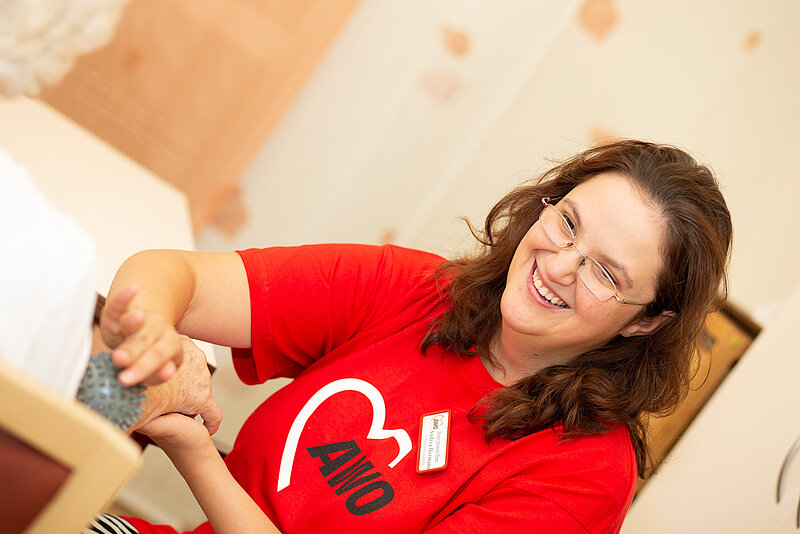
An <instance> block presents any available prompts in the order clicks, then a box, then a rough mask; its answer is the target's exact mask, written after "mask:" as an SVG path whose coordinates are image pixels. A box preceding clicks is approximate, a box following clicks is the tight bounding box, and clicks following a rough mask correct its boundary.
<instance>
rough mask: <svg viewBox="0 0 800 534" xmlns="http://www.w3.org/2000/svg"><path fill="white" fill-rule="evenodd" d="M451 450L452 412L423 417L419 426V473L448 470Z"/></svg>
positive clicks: (446, 411) (430, 414) (445, 411)
mask: <svg viewBox="0 0 800 534" xmlns="http://www.w3.org/2000/svg"><path fill="white" fill-rule="evenodd" d="M449 450H450V410H444V411H441V412H435V413H429V414H425V415H423V416H422V418H421V419H420V424H419V446H418V448H417V473H420V474H423V473H435V472H437V471H442V470H444V469H447V461H448V458H449Z"/></svg>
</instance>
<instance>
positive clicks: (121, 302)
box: [100, 286, 222, 445]
mask: <svg viewBox="0 0 800 534" xmlns="http://www.w3.org/2000/svg"><path fill="white" fill-rule="evenodd" d="M136 292H137V289H136V287H135V286H129V287H127V288H125V289H123V290H122V291H120V292H119V293H118V294H116V295H114V296H113V297H112V298H110V299H109V300H107V301H106V305H105V307H104V308H103V313H102V316H101V319H100V331H101V333H102V336H103V341H104V342H105V343H106V345H108V346H109V347H110V348H111V349H112V350H113V352H112V361H113V362H114V363H115V364H117V365H119V366H121V367H123V368H124V369H123V370H122V371H121V372H120V374H119V375H118V379H119V381H120V382H122V383H123V384H124V385H132V384H136V383H139V382H143V383H144V384H146V385H148V389H147V397H148V400H147V402H146V403H145V412H144V414H143V415H142V418H141V419H140V420H139V421H138V422H137V423H136V424H135V425H134V427H133V428H132V430H136V431H137V432H140V433H142V434H145V435H148V436H150V437H151V438H152V439H153V440H154V441H156V443H158V444H159V445H161V444H162V443H160V441H161V440H167V441H169V440H172V441H173V442H175V441H176V440H177V442H180V441H181V440H183V439H189V438H191V437H192V436H194V438H196V437H197V436H198V429H199V430H202V431H203V433H204V434H205V435H206V436H210V435H211V434H214V433H215V432H216V431H217V429H219V425H220V422H221V421H222V410H221V409H220V408H219V406H218V405H217V403H216V402H215V401H214V399H213V397H212V396H211V374H210V373H209V370H208V365H207V362H206V357H205V354H204V353H203V351H202V350H200V349H199V348H198V347H197V346H196V345H195V344H194V343H193V342H192V341H191V339H189V338H188V337H186V336H183V335H181V334H179V333H178V332H177V331H176V330H175V327H174V326H173V325H171V324H170V323H169V322H168V321H167V320H166V319H165V318H164V317H162V316H160V315H158V314H155V313H150V312H146V311H144V310H140V309H136V308H132V307H131V302H132V300H133V298H134V297H135V296H136ZM196 415H200V416H201V418H202V419H203V425H205V430H203V427H202V425H200V423H199V422H198V421H195V420H194V417H195V416H196ZM164 445H168V443H164Z"/></svg>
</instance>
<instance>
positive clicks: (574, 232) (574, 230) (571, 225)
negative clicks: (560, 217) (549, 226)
mask: <svg viewBox="0 0 800 534" xmlns="http://www.w3.org/2000/svg"><path fill="white" fill-rule="evenodd" d="M564 222H565V223H567V228H569V231H570V232H572V235H578V234H577V230H578V229H577V227H576V226H575V223H574V222H572V219H570V218H569V215H564Z"/></svg>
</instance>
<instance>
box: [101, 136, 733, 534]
mask: <svg viewBox="0 0 800 534" xmlns="http://www.w3.org/2000/svg"><path fill="white" fill-rule="evenodd" d="M552 202H555V203H552ZM475 233H476V235H477V234H478V233H477V232H475ZM479 239H480V240H481V242H482V243H483V244H484V245H485V246H484V248H483V250H482V251H481V252H480V253H478V254H477V255H476V256H473V257H466V258H462V259H458V260H454V261H450V262H446V261H444V260H443V258H441V257H439V256H436V255H433V254H429V253H426V252H422V251H416V250H409V249H404V248H401V247H395V246H384V247H375V246H366V245H310V246H302V247H285V248H281V247H273V248H265V249H251V250H244V251H239V252H238V253H232V252H231V253H214V254H211V253H191V252H180V251H148V252H144V253H139V254H137V255H135V256H133V257H132V258H130V259H129V260H127V261H126V262H125V264H123V266H122V267H121V268H120V270H119V272H118V273H117V276H116V278H115V279H114V283H113V284H112V287H111V290H110V291H109V298H115V297H116V298H119V296H120V295H123V296H124V295H126V294H127V295H128V296H129V297H130V298H131V299H132V300H130V301H129V305H128V308H129V309H126V310H124V311H123V314H122V317H121V319H120V321H121V323H122V324H128V325H129V327H128V328H127V329H125V331H123V332H121V334H123V335H122V336H121V337H122V338H124V339H121V340H120V342H121V345H120V347H122V348H121V349H120V348H119V347H117V349H118V352H124V353H126V355H127V358H126V362H125V364H126V365H128V366H129V367H130V368H131V370H132V371H135V372H136V374H138V375H139V376H146V374H147V373H148V369H149V370H150V371H152V369H157V368H158V366H159V365H163V364H164V362H165V361H170V360H171V359H172V358H176V359H178V358H179V357H180V354H170V353H167V352H168V351H159V350H152V349H153V347H157V346H160V345H158V341H157V340H159V339H163V338H164V336H167V337H168V336H169V335H172V334H174V332H175V329H177V330H178V331H180V332H182V333H185V334H187V335H190V336H192V337H198V338H200V339H203V340H206V341H210V342H214V343H218V344H229V345H233V346H235V347H238V348H234V349H232V355H233V363H234V367H235V369H236V371H237V373H238V375H239V377H240V378H241V379H242V380H243V381H244V382H246V383H260V382H263V381H265V380H267V379H270V378H273V377H276V376H286V377H294V378H295V380H294V381H292V382H291V383H290V384H289V385H287V386H285V387H284V388H283V389H281V390H280V391H279V392H277V393H276V394H274V395H273V396H271V397H270V398H269V399H267V400H266V401H265V402H264V403H263V404H262V405H261V406H260V407H259V408H258V409H257V410H256V411H255V412H254V413H253V414H252V415H251V416H250V418H249V419H248V420H247V422H246V423H245V424H244V426H243V427H242V430H241V432H240V433H239V435H238V437H237V439H236V443H235V445H234V447H233V450H231V452H230V453H229V454H228V455H227V456H226V457H225V460H224V463H223V461H222V460H221V459H220V458H219V455H218V454H217V453H216V451H215V450H214V448H213V445H212V443H211V440H210V439H209V438H208V435H207V434H208V433H207V432H206V431H205V430H204V429H203V428H202V426H200V423H198V422H197V421H194V420H193V419H191V418H189V417H183V416H182V415H179V414H174V413H173V414H168V415H166V416H164V417H159V418H157V419H154V420H153V421H151V423H149V424H148V425H147V426H145V427H143V428H141V429H140V431H141V432H143V433H145V434H147V435H149V436H150V437H151V438H153V439H154V440H155V441H156V442H157V443H158V444H159V445H160V446H161V447H162V449H164V451H165V452H166V453H167V454H168V455H169V456H170V458H171V459H172V461H173V463H174V464H175V466H176V467H177V468H178V470H179V471H180V472H181V474H182V475H183V476H184V478H185V479H186V480H187V482H188V484H189V486H190V488H191V489H192V491H193V493H194V495H195V496H196V497H197V500H198V502H199V503H200V505H201V507H202V508H203V510H204V511H205V513H206V514H207V516H208V518H209V520H210V523H208V524H205V525H202V526H201V527H199V528H198V529H197V530H196V531H195V532H209V531H211V529H213V530H214V531H215V532H218V533H219V532H274V531H277V530H279V531H284V532H320V531H325V532H343V533H348V532H404V533H405V532H435V533H440V534H441V533H446V532H453V533H455V532H491V531H498V532H504V533H505V532H520V533H522V532H541V531H547V532H559V533H571V532H584V533H585V532H599V533H615V532H619V529H620V527H621V525H622V521H623V519H624V517H625V514H626V512H627V510H628V507H629V505H630V503H631V500H632V498H633V494H634V488H635V486H636V474H637V470H638V471H639V472H640V473H641V472H644V470H645V468H646V466H647V462H646V459H647V456H648V452H647V451H648V448H647V443H646V439H645V434H646V429H645V427H644V426H643V423H642V421H643V416H644V415H645V414H647V413H649V412H660V411H666V410H670V409H672V408H673V407H674V406H675V405H676V404H677V403H678V401H679V400H680V399H681V397H682V395H683V394H684V392H685V391H686V389H687V387H688V379H689V375H690V361H691V358H692V355H693V352H694V342H695V338H696V337H697V334H698V333H699V332H700V328H701V325H702V320H703V318H704V317H705V314H706V313H707V312H708V310H709V309H710V308H711V307H712V306H713V305H714V304H715V303H716V302H717V298H718V297H719V296H720V289H722V291H723V292H724V283H723V282H724V273H725V266H726V261H727V255H728V247H729V245H730V239H731V224H730V216H729V214H728V210H727V208H726V207H725V202H724V200H723V199H722V196H721V194H720V192H719V188H718V187H717V184H716V181H715V180H714V177H713V175H712V174H711V172H710V171H709V170H708V169H707V168H706V167H703V166H701V165H698V164H697V163H696V162H695V161H694V160H693V159H692V158H691V157H690V156H688V155H687V154H686V153H684V152H682V151H680V150H678V149H675V148H672V147H668V146H661V145H654V144H650V143H643V142H639V141H621V142H618V143H614V144H611V145H606V146H602V147H598V148H594V149H591V150H589V151H587V152H584V153H582V154H579V155H578V156H575V157H574V158H572V159H570V160H569V161H567V162H565V163H564V164H562V165H560V166H558V167H556V168H555V169H553V170H552V171H550V172H548V173H547V174H545V176H544V177H542V178H541V179H540V180H539V181H537V182H536V183H533V184H531V185H525V186H523V187H520V188H518V189H516V190H514V191H512V192H511V193H510V194H509V195H507V196H506V197H505V198H503V199H502V200H501V201H500V202H499V203H498V204H497V205H496V206H495V207H494V208H493V209H492V210H491V212H490V213H489V216H488V218H487V220H486V225H485V229H484V233H483V235H479ZM131 284H136V285H137V286H138V292H130V291H129V292H128V293H126V288H127V287H130V285H131ZM126 302H128V301H126ZM126 316H127V317H128V318H129V319H130V320H126V318H125V317H126ZM145 319H146V320H145ZM130 325H134V326H130ZM108 327H109V325H105V326H104V328H108ZM189 415H191V414H189ZM130 522H131V524H132V525H133V527H134V528H135V529H136V530H137V532H139V533H140V534H144V533H165V532H174V530H172V529H170V528H169V527H165V526H156V525H151V524H150V523H148V522H147V521H145V520H143V519H138V518H130Z"/></svg>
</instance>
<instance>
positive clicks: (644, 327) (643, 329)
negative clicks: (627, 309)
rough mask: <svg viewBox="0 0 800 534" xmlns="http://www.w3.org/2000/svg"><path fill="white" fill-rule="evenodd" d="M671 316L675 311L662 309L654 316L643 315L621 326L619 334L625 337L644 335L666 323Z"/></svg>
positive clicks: (673, 315)
mask: <svg viewBox="0 0 800 534" xmlns="http://www.w3.org/2000/svg"><path fill="white" fill-rule="evenodd" d="M673 317H675V312H671V311H663V312H661V313H659V314H658V315H656V316H655V317H643V318H641V319H637V320H635V321H633V322H632V323H631V324H629V325H628V326H626V327H625V328H623V329H622V331H621V332H620V334H621V335H623V336H625V337H631V336H646V335H647V334H652V333H653V332H655V331H656V330H658V329H659V328H661V327H662V326H664V325H665V324H667V323H668V322H669V321H670V320H672V318H673Z"/></svg>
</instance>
